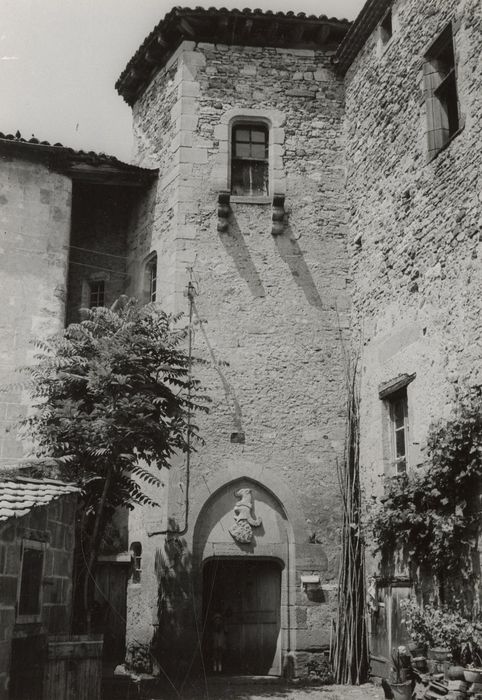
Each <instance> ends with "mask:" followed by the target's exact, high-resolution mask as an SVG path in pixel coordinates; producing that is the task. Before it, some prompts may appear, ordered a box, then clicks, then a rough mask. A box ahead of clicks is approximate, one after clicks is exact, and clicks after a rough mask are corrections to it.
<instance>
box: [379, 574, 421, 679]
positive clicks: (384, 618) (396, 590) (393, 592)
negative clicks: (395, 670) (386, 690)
mask: <svg viewBox="0 0 482 700" xmlns="http://www.w3.org/2000/svg"><path fill="white" fill-rule="evenodd" d="M411 594H412V586H411V585H410V584H409V583H407V582H405V581H403V582H402V581H400V582H399V581H392V582H387V583H386V585H383V586H379V587H378V588H377V597H378V610H377V611H376V612H374V613H372V614H371V616H370V661H371V675H372V676H381V677H382V678H388V676H389V674H390V667H391V664H392V662H391V656H392V653H393V651H394V650H396V648H397V647H398V646H400V645H402V644H406V643H407V642H408V634H407V631H406V629H405V625H404V624H403V622H402V618H401V608H400V601H401V600H404V599H406V598H409V597H410V595H411Z"/></svg>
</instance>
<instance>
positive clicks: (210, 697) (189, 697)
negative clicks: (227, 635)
mask: <svg viewBox="0 0 482 700" xmlns="http://www.w3.org/2000/svg"><path fill="white" fill-rule="evenodd" d="M156 697H158V698H159V697H160V698H163V700H174V699H175V698H177V700H221V698H229V699H230V700H267V699H268V698H269V699H270V700H382V699H383V697H384V693H383V690H382V689H381V688H378V687H375V686H373V685H371V684H366V685H362V686H343V685H331V686H321V687H320V686H317V687H306V686H305V687H303V686H297V685H293V684H290V685H284V684H279V683H275V684H263V683H238V682H237V683H231V682H229V679H226V681H221V680H220V679H216V680H215V681H213V680H208V681H207V684H206V683H204V682H203V681H199V682H198V683H196V684H194V685H192V686H190V687H188V688H183V689H182V691H181V693H180V694H177V693H174V692H172V693H169V692H167V691H166V690H165V691H164V692H163V693H162V694H161V695H156Z"/></svg>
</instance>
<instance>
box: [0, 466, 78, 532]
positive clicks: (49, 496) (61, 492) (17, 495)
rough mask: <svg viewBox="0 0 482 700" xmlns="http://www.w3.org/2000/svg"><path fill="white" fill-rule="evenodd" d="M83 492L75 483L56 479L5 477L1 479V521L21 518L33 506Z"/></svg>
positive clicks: (47, 503) (44, 504) (43, 504)
mask: <svg viewBox="0 0 482 700" xmlns="http://www.w3.org/2000/svg"><path fill="white" fill-rule="evenodd" d="M78 493H81V489H80V488H79V487H78V486H76V485H75V484H71V483H66V482H64V481H58V480H55V479H34V478H30V477H21V476H15V477H4V478H3V479H2V480H1V481H0V523H1V522H4V521H5V520H9V519H10V518H21V517H23V516H24V515H27V514H28V513H30V511H31V510H32V509H33V508H36V507H39V506H46V505H49V503H51V502H52V501H55V500H57V499H58V498H61V497H62V496H70V495H73V494H78Z"/></svg>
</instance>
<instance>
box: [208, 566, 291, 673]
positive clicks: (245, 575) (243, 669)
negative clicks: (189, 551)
mask: <svg viewBox="0 0 482 700" xmlns="http://www.w3.org/2000/svg"><path fill="white" fill-rule="evenodd" d="M281 573H282V565H281V562H279V561H277V560H275V559H264V558H255V557H250V558H249V559H243V558H234V557H229V558H228V557H214V558H212V559H208V560H207V561H205V563H204V566H203V620H204V629H205V634H204V640H203V641H204V644H203V648H204V656H205V662H206V666H207V668H208V669H210V668H211V669H212V661H213V650H212V646H213V630H214V628H213V619H214V618H215V616H216V615H222V621H223V625H224V631H225V639H226V644H225V646H226V649H225V652H224V654H223V657H224V658H223V672H225V673H231V674H242V675H244V674H249V675H276V676H279V675H280V674H281Z"/></svg>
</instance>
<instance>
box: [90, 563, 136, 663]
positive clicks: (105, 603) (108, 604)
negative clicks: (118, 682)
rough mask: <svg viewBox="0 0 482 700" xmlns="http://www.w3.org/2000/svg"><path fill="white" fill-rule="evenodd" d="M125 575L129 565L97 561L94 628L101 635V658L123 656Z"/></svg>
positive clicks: (112, 659)
mask: <svg viewBox="0 0 482 700" xmlns="http://www.w3.org/2000/svg"><path fill="white" fill-rule="evenodd" d="M128 576H129V565H126V564H123V563H122V564H121V563H117V562H115V563H113V562H99V563H98V564H97V572H96V591H95V601H96V611H95V615H94V618H95V619H93V623H94V630H95V632H96V633H98V634H103V635H104V661H110V662H112V663H116V664H120V663H123V662H124V659H125V644H126V614H127V613H126V601H127V580H128Z"/></svg>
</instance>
